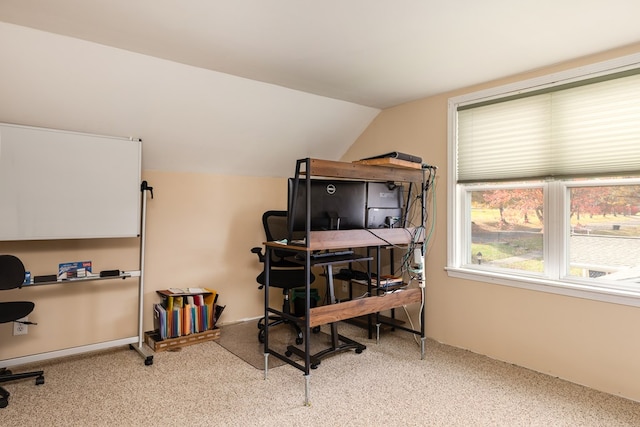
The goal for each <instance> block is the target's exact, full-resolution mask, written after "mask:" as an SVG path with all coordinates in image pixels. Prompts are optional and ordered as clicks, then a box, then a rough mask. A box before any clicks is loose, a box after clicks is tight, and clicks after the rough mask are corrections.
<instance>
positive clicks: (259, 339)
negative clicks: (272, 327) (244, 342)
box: [258, 329, 264, 344]
mask: <svg viewBox="0 0 640 427" xmlns="http://www.w3.org/2000/svg"><path fill="white" fill-rule="evenodd" d="M258 341H260V343H261V344H264V329H262V330H261V331H260V332H258Z"/></svg>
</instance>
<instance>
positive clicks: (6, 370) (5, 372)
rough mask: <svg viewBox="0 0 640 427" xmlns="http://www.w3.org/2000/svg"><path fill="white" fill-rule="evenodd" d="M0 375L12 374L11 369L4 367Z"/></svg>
mask: <svg viewBox="0 0 640 427" xmlns="http://www.w3.org/2000/svg"><path fill="white" fill-rule="evenodd" d="M0 375H11V370H9V369H2V370H0Z"/></svg>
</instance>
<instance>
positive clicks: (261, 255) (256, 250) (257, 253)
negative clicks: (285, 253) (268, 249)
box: [251, 247, 264, 262]
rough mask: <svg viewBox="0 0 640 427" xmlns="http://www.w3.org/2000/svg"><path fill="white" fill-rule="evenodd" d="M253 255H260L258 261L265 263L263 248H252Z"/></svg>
mask: <svg viewBox="0 0 640 427" xmlns="http://www.w3.org/2000/svg"><path fill="white" fill-rule="evenodd" d="M251 253H252V254H256V255H258V260H259V261H260V262H264V254H263V253H262V248H258V247H256V248H251Z"/></svg>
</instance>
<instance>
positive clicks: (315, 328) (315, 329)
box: [311, 326, 320, 334]
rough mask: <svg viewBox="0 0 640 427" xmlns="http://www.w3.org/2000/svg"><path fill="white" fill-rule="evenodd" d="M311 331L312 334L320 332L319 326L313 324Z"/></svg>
mask: <svg viewBox="0 0 640 427" xmlns="http://www.w3.org/2000/svg"><path fill="white" fill-rule="evenodd" d="M311 332H313V333H314V334H318V333H320V326H314V327H313V328H312V329H311Z"/></svg>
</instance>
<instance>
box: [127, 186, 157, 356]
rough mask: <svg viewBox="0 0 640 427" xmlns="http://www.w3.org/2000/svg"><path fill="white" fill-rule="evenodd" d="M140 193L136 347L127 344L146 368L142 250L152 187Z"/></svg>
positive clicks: (148, 354)
mask: <svg viewBox="0 0 640 427" xmlns="http://www.w3.org/2000/svg"><path fill="white" fill-rule="evenodd" d="M140 191H141V192H142V211H141V215H140V281H139V285H138V304H139V306H138V345H137V346H134V345H133V344H129V348H131V349H133V350H136V351H137V352H138V353H139V354H140V356H142V358H143V359H144V364H145V365H146V366H149V365H153V355H152V354H150V353H149V352H148V350H147V348H146V347H145V346H144V342H143V341H144V333H143V314H144V250H145V238H146V233H145V231H146V227H147V192H149V194H150V195H151V198H152V199H153V187H149V185H148V184H147V181H142V184H141V185H140Z"/></svg>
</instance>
